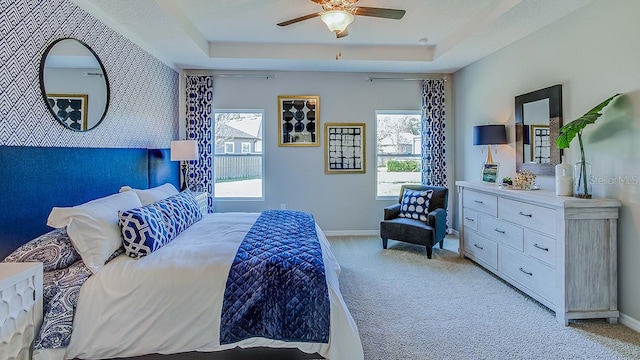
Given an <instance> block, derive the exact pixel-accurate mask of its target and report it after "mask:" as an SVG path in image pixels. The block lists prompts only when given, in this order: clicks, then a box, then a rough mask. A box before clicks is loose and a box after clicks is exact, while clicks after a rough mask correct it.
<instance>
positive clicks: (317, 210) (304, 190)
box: [187, 71, 453, 233]
mask: <svg viewBox="0 0 640 360" xmlns="http://www.w3.org/2000/svg"><path fill="white" fill-rule="evenodd" d="M187 73H198V74H206V73H203V72H202V71H200V72H194V71H188V72H187ZM271 74H273V73H271ZM395 76H399V75H398V74H395ZM400 76H402V75H400ZM408 76H409V77H416V76H418V77H420V76H422V77H424V75H416V74H408ZM367 77H368V75H367V74H362V73H322V72H280V73H275V77H274V78H269V79H261V78H229V77H216V78H215V80H214V107H215V108H217V109H243V108H249V109H264V110H265V118H264V142H265V169H266V170H265V172H266V173H265V177H264V178H265V181H266V190H265V201H216V203H215V205H214V206H215V210H216V211H219V212H228V211H261V210H264V209H269V208H280V204H286V206H287V209H296V210H303V211H309V212H311V213H313V214H314V216H315V218H316V221H317V222H318V224H319V225H320V226H321V227H322V228H323V229H324V230H325V231H329V232H330V231H341V232H343V233H359V232H371V233H375V232H377V231H378V229H379V222H380V220H382V214H383V211H382V209H383V208H384V207H385V206H387V205H389V204H391V203H392V201H382V200H376V199H375V181H376V178H375V172H376V167H375V111H376V110H420V107H421V105H422V95H421V94H422V89H421V84H420V82H419V81H397V80H394V81H373V82H370V81H367ZM447 84H448V88H450V81H449V82H447ZM450 93H451V91H450ZM278 95H319V96H320V129H319V130H320V131H321V138H320V142H321V144H320V146H319V147H317V146H316V147H278V127H277V111H278V106H277V105H278V104H277V100H278ZM450 109H451V108H450ZM449 114H452V111H451V110H450V111H449ZM327 122H363V123H366V173H365V174H331V175H326V174H325V173H324V145H325V139H324V123H327ZM452 128H453V127H452V126H451V127H450V128H449V130H452ZM449 138H452V135H451V134H450V137H449ZM452 153H453V151H451V157H452V158H453V156H452ZM450 163H451V164H452V163H453V159H452V160H451V162H450ZM451 178H453V176H451Z"/></svg>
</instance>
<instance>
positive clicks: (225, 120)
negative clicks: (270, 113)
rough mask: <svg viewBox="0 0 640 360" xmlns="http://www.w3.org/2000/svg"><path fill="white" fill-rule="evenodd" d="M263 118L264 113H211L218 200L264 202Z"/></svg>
mask: <svg viewBox="0 0 640 360" xmlns="http://www.w3.org/2000/svg"><path fill="white" fill-rule="evenodd" d="M263 118H264V111H263V110H215V111H214V124H215V129H214V131H215V136H214V138H215V156H214V165H215V166H214V168H215V170H214V171H215V173H214V175H215V184H214V196H215V198H216V199H217V200H262V199H264V161H263V160H264V151H263V148H262V120H263ZM236 144H238V147H239V148H240V150H241V152H239V153H236Z"/></svg>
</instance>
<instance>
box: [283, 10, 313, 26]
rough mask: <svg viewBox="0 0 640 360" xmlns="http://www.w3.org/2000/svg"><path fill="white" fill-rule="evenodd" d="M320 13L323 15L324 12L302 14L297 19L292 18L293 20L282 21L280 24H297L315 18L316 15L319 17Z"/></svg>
mask: <svg viewBox="0 0 640 360" xmlns="http://www.w3.org/2000/svg"><path fill="white" fill-rule="evenodd" d="M320 15H322V12H317V13H313V14H309V15H305V16H300V17H297V18H295V19H291V20H287V21H283V22H281V23H278V26H287V25H291V24H295V23H297V22H300V21H304V20H309V19H313V18H314V17H318V16H320Z"/></svg>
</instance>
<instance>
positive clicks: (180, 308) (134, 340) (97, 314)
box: [0, 147, 363, 359]
mask: <svg viewBox="0 0 640 360" xmlns="http://www.w3.org/2000/svg"><path fill="white" fill-rule="evenodd" d="M94 150H98V151H99V152H100V156H101V163H103V166H102V167H101V169H102V172H103V173H104V169H105V168H111V169H116V168H118V167H121V166H122V164H120V163H121V162H122V157H123V151H124V152H125V153H128V154H129V155H131V154H134V155H133V156H132V158H134V159H137V158H138V157H140V158H141V159H142V160H136V161H138V162H140V163H139V164H138V165H136V166H134V169H133V170H132V169H131V168H130V167H126V170H123V171H117V170H116V171H115V172H116V173H118V174H111V175H110V176H97V177H96V178H95V179H93V180H92V182H91V185H90V186H88V187H89V188H91V190H86V192H87V193H91V194H90V195H86V196H85V197H81V198H82V200H80V201H78V199H77V198H74V200H73V201H72V202H71V203H69V200H68V195H67V194H66V193H68V192H66V191H64V190H60V191H54V193H56V195H53V196H51V198H52V199H49V200H48V202H50V201H53V204H54V205H59V204H61V205H65V206H74V205H77V204H78V203H80V202H82V201H87V200H90V199H92V198H95V197H100V196H110V195H109V194H110V193H113V192H117V190H116V189H115V188H114V186H115V185H117V187H119V186H121V185H132V186H134V187H139V188H145V187H154V186H157V185H158V184H162V183H165V182H166V181H169V182H172V183H176V182H177V167H174V166H173V164H171V163H169V162H168V156H167V155H168V154H167V152H166V150H155V151H153V152H151V151H147V150H146V149H126V150H123V149H83V151H78V150H77V149H76V150H75V151H73V150H69V149H63V150H60V149H50V148H38V149H35V150H34V149H33V148H17V147H14V148H12V147H0V160H2V159H3V158H4V159H9V158H11V159H12V160H16V159H20V160H22V161H24V162H26V163H28V164H27V166H25V164H24V162H23V163H21V165H20V168H21V169H23V173H20V172H19V171H17V170H15V173H16V174H20V175H24V169H40V171H35V170H34V171H33V172H34V174H32V175H29V179H30V181H29V182H27V184H25V185H24V186H25V187H26V188H25V189H26V190H25V189H22V190H23V191H27V190H28V191H29V194H28V195H25V196H24V197H27V198H29V197H35V198H38V197H42V196H47V195H50V193H51V189H47V188H46V187H45V186H42V185H41V184H42V182H43V181H46V179H49V180H50V179H51V178H52V176H53V177H54V178H56V179H57V180H60V181H65V182H67V183H68V181H72V182H73V180H77V178H78V177H85V178H86V177H87V175H86V173H87V172H91V173H94V172H96V169H95V167H94V166H92V165H91V164H90V163H89V164H86V165H82V166H79V169H73V170H68V169H67V171H63V172H62V173H60V169H59V168H57V169H55V168H56V167H55V166H51V165H49V166H43V164H42V162H43V161H44V162H46V163H49V164H50V163H51V161H47V160H46V159H51V158H57V154H55V153H56V152H58V151H63V152H65V151H66V152H71V153H74V154H76V155H77V153H83V154H84V155H82V156H87V157H89V159H95V154H91V153H92V152H94ZM110 150H114V151H113V153H114V154H115V155H114V156H112V154H111V153H112V151H110ZM34 151H36V153H39V154H34ZM52 152H53V153H54V155H51V153H52ZM140 154H142V155H140ZM144 154H146V155H144ZM111 158H115V159H113V161H115V162H116V163H118V165H114V166H110V165H109V164H108V162H109V161H111V160H108V159H111ZM105 162H106V163H107V164H104V163H105ZM3 163H4V161H3ZM79 163H82V161H81V160H79ZM125 165H127V166H128V165H130V164H128V162H127V161H125ZM156 168H158V169H160V170H156ZM47 169H53V170H52V171H54V172H56V174H54V175H52V174H51V173H50V171H48V170H47ZM10 172H12V173H14V172H13V171H10ZM134 173H135V174H134ZM159 173H165V175H162V176H159V175H158V174H159ZM105 177H108V179H107V180H106V185H104V184H102V182H103V181H104V178H105ZM138 177H139V178H138ZM2 181H4V182H5V183H10V182H11V181H16V179H15V178H13V179H11V176H10V177H9V179H6V178H5V179H3V180H2ZM76 182H77V181H76ZM80 187H82V186H80ZM83 191H85V190H83V189H81V188H80V189H78V188H75V189H74V190H73V192H75V193H76V194H77V193H82V192H83ZM14 196H15V195H14ZM74 196H75V195H74ZM18 197H20V196H19V195H18ZM2 201H4V203H3V204H0V205H2V206H3V210H2V211H3V212H6V214H11V213H12V212H14V213H15V212H18V213H19V212H20V211H22V210H20V209H21V208H23V207H24V206H19V205H17V204H24V203H25V202H24V201H25V200H24V198H13V199H12V200H11V201H7V200H0V202H2ZM50 205H51V204H44V205H43V207H48V208H49V209H48V210H47V209H37V210H34V211H32V212H36V213H38V214H39V215H38V217H39V219H35V221H40V223H43V222H45V221H43V220H46V216H45V218H44V219H43V215H44V214H45V213H47V212H48V211H49V210H50ZM5 206H6V208H5ZM36 207H37V206H34V208H36ZM32 210H33V209H32ZM32 212H28V214H29V216H26V217H25V218H24V219H20V220H19V221H16V220H15V219H14V221H13V222H11V226H9V224H8V223H4V224H2V223H0V226H2V230H3V235H2V238H1V241H0V243H1V245H2V247H1V248H0V250H2V251H3V252H4V254H2V255H1V256H2V257H4V256H5V255H6V254H7V252H8V251H13V250H12V249H14V248H16V247H17V246H20V245H21V244H24V243H26V242H27V241H29V240H30V239H32V238H33V237H35V236H37V235H39V234H41V233H42V232H44V231H43V229H42V228H40V229H38V231H37V232H38V233H36V234H33V232H30V228H31V227H33V226H32V225H29V224H33V222H34V219H32V217H31V215H30V214H31V213H32ZM47 215H48V214H47ZM259 218H261V215H260V214H253V213H221V214H204V215H203V216H202V219H201V220H199V221H196V222H194V223H193V224H192V225H191V226H189V227H188V228H186V229H184V231H182V232H181V233H180V234H179V235H177V236H176V237H175V238H174V239H173V240H172V241H170V242H168V243H167V244H166V245H164V246H163V247H162V248H161V249H159V250H157V251H154V252H153V253H152V254H148V255H147V256H144V257H142V258H140V259H137V260H136V259H133V258H131V257H129V256H126V255H124V254H121V255H119V256H117V257H115V258H113V259H112V260H110V261H109V262H108V263H107V264H106V265H104V266H103V267H102V268H100V269H99V270H97V271H95V272H93V274H92V275H91V276H90V277H88V278H87V279H86V281H85V282H84V283H83V284H82V286H81V287H80V290H79V297H78V301H77V308H76V310H75V317H74V319H73V333H72V335H71V341H70V342H69V344H68V346H67V347H66V348H63V349H54V350H50V349H46V350H45V349H43V350H37V351H36V352H35V354H34V355H35V357H36V358H38V359H64V358H76V357H77V358H113V357H137V356H139V355H144V354H183V355H184V356H183V357H182V358H194V357H195V356H194V353H193V352H194V351H197V352H198V354H201V353H207V355H211V356H207V358H221V359H224V358H234V359H236V358H242V356H243V354H244V355H246V354H251V355H249V356H250V357H254V358H255V356H256V354H262V353H269V354H270V355H271V356H275V357H273V358H319V357H323V358H327V359H362V358H363V353H362V346H361V343H360V339H359V336H358V331H357V328H356V326H355V323H354V321H353V319H352V317H351V315H350V314H349V311H348V309H347V307H346V304H345V303H344V300H343V299H342V296H341V294H340V289H339V284H338V275H339V271H340V267H339V265H338V263H337V262H336V260H335V257H334V256H333V255H332V253H331V249H330V245H329V243H328V241H327V239H326V237H325V236H324V234H323V233H322V231H321V230H320V229H319V228H318V227H317V224H315V223H313V228H314V231H315V233H317V239H318V244H319V246H320V247H319V249H321V259H322V261H323V266H324V270H325V275H326V288H327V292H328V299H329V302H328V303H329V304H330V312H329V314H330V315H329V316H330V330H329V331H328V338H327V341H320V342H314V341H307V340H302V341H295V339H294V340H292V339H288V338H287V339H284V340H283V339H278V340H274V339H270V338H266V337H249V338H245V339H242V340H239V341H231V342H229V341H225V342H223V341H221V339H222V337H221V331H222V332H224V331H226V329H225V327H221V325H220V322H221V319H222V318H223V317H224V314H225V313H228V312H225V311H224V309H226V307H225V301H227V300H226V297H225V296H226V295H225V288H226V287H227V280H228V279H227V277H226V276H227V274H229V272H230V271H229V269H230V268H231V267H232V266H234V264H235V260H234V259H235V258H237V256H238V254H239V252H238V248H239V247H242V245H241V244H244V239H245V237H247V233H248V232H250V229H251V228H252V226H254V223H256V221H257V219H259ZM5 229H6V230H9V229H11V230H10V231H7V232H6V233H5V231H4V230H5ZM44 230H45V231H48V230H50V228H45V229H44ZM96 325H99V326H96ZM221 343H222V344H221ZM243 348H248V350H244V351H243V350H239V349H243ZM280 349H283V350H280ZM256 351H260V353H256ZM273 351H275V352H276V353H275V354H274V353H273ZM217 354H220V355H223V356H220V357H216V355H217ZM278 354H280V355H282V354H286V355H282V356H280V355H278ZM225 355H226V356H228V357H224V356H225ZM172 358H175V357H172Z"/></svg>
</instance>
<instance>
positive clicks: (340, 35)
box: [336, 28, 349, 39]
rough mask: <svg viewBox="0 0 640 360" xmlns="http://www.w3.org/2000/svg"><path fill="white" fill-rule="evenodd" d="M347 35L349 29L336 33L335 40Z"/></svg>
mask: <svg viewBox="0 0 640 360" xmlns="http://www.w3.org/2000/svg"><path fill="white" fill-rule="evenodd" d="M347 35H349V28H346V29H344V30H342V32H339V33H336V39H340V38H343V37H345V36H347Z"/></svg>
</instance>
